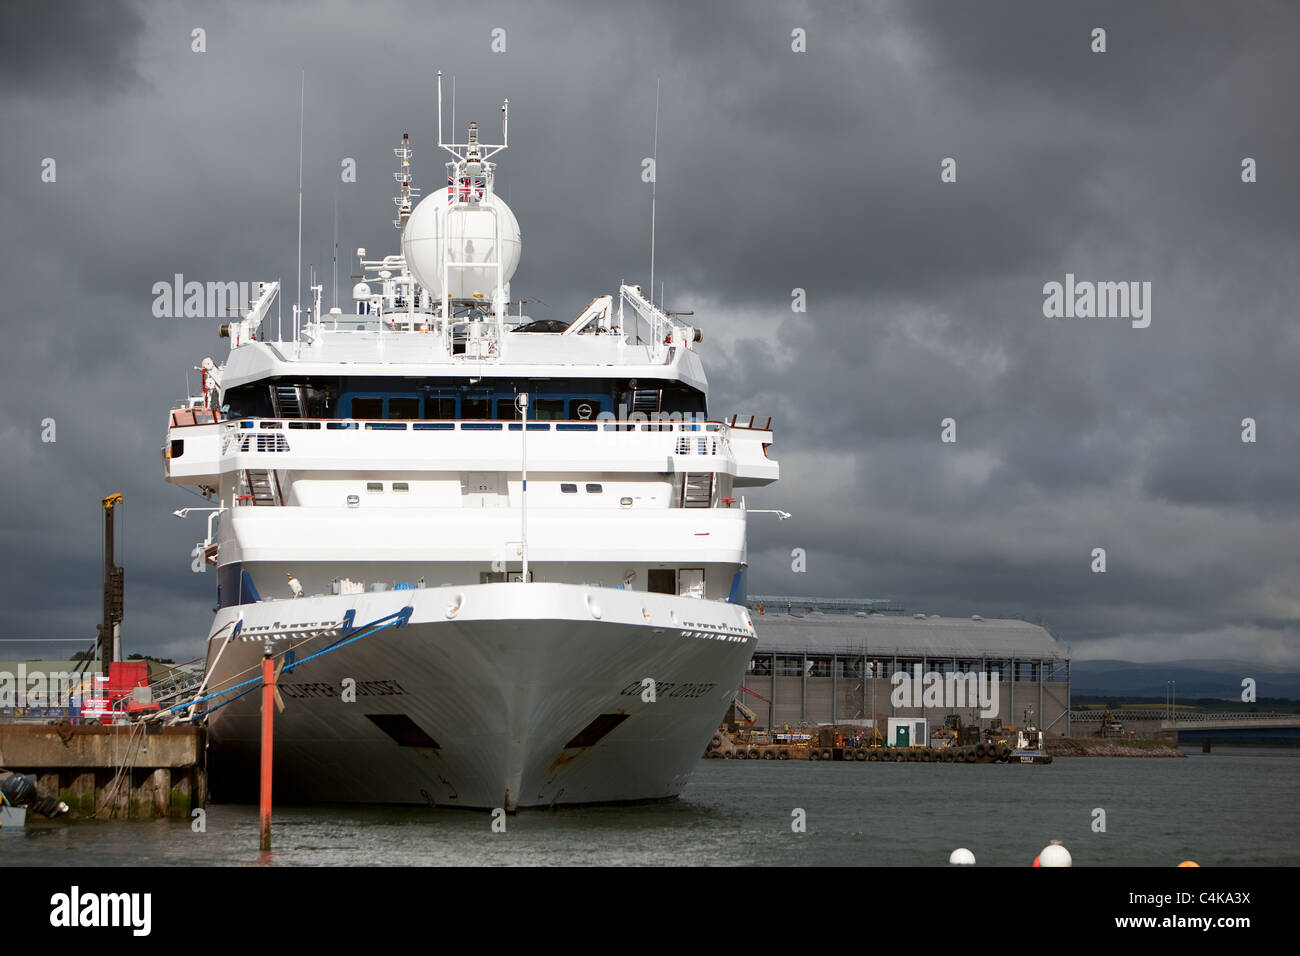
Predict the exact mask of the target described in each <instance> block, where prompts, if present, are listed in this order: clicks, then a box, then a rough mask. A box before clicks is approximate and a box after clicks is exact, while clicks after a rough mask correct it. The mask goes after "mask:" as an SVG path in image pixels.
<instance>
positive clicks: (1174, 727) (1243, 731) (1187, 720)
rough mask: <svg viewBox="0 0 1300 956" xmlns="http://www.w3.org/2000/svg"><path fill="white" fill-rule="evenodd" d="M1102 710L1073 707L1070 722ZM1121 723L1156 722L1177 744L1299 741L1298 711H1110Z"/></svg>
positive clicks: (1097, 719) (1096, 717)
mask: <svg viewBox="0 0 1300 956" xmlns="http://www.w3.org/2000/svg"><path fill="white" fill-rule="evenodd" d="M1103 713H1104V711H1098V710H1074V711H1071V712H1070V720H1071V722H1073V723H1085V724H1086V723H1094V724H1098V723H1101V719H1102V715H1103ZM1110 714H1111V717H1112V718H1113V719H1115V720H1117V721H1119V722H1120V723H1126V724H1129V725H1132V724H1143V725H1145V726H1146V727H1150V725H1151V724H1154V723H1157V722H1158V723H1159V725H1160V732H1161V733H1162V734H1176V735H1177V737H1178V742H1179V743H1184V744H1187V743H1199V742H1201V741H1204V740H1206V739H1207V738H1208V739H1210V740H1212V741H1218V742H1220V743H1225V744H1231V743H1273V744H1300V714H1277V713H1262V714H1259V713H1256V714H1251V713H1244V712H1242V711H1220V712H1215V711H1192V712H1188V713H1185V714H1179V715H1178V716H1176V717H1170V716H1169V715H1168V714H1163V713H1160V712H1159V711H1152V710H1136V709H1131V710H1112V711H1111V712H1110Z"/></svg>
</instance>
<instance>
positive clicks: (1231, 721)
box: [1070, 708, 1300, 730]
mask: <svg viewBox="0 0 1300 956" xmlns="http://www.w3.org/2000/svg"><path fill="white" fill-rule="evenodd" d="M1105 713H1106V711H1104V710H1072V711H1070V720H1071V721H1074V722H1078V721H1082V722H1084V723H1087V722H1089V721H1091V722H1093V723H1098V722H1100V721H1101V719H1102V717H1103V716H1104V715H1105ZM1110 715H1111V718H1112V719H1114V720H1118V721H1119V722H1120V723H1123V722H1124V721H1126V720H1128V721H1137V720H1158V721H1160V722H1161V723H1162V724H1171V725H1173V724H1189V725H1194V726H1200V725H1202V724H1203V723H1206V722H1209V723H1223V724H1225V725H1228V726H1232V727H1239V726H1241V724H1242V723H1243V722H1246V723H1249V722H1251V721H1255V720H1262V721H1276V720H1282V721H1291V722H1292V723H1296V724H1300V714H1275V713H1265V714H1251V713H1246V712H1245V711H1236V710H1225V711H1209V710H1198V711H1189V712H1187V713H1185V714H1179V715H1178V716H1176V717H1173V716H1171V715H1170V714H1169V713H1168V712H1162V711H1158V710H1149V709H1146V710H1144V709H1137V708H1134V709H1131V710H1112V711H1110ZM1169 729H1170V730H1173V729H1175V728H1174V727H1173V726H1170V727H1169Z"/></svg>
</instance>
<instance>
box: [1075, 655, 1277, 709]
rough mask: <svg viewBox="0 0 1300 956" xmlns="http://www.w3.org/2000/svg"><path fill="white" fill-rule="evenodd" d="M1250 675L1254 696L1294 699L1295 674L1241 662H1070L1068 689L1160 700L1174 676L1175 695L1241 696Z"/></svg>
mask: <svg viewBox="0 0 1300 956" xmlns="http://www.w3.org/2000/svg"><path fill="white" fill-rule="evenodd" d="M1245 677H1253V678H1254V679H1255V694H1256V696H1257V697H1289V698H1293V699H1296V698H1300V673H1297V672H1295V671H1286V670H1275V669H1272V668H1269V667H1263V666H1260V665H1258V664H1247V663H1245V662H1243V661H1172V662H1169V663H1161V664H1139V663H1135V662H1133V661H1072V662H1071V664H1070V692H1071V694H1072V695H1073V696H1078V697H1094V696H1095V697H1106V696H1124V697H1154V698H1157V699H1163V697H1164V696H1165V691H1166V684H1167V682H1168V681H1175V682H1176V687H1175V690H1176V692H1177V695H1178V697H1179V699H1191V698H1193V697H1214V698H1219V699H1229V698H1230V699H1232V700H1240V699H1241V681H1242V678H1245Z"/></svg>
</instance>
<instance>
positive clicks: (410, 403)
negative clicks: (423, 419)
mask: <svg viewBox="0 0 1300 956" xmlns="http://www.w3.org/2000/svg"><path fill="white" fill-rule="evenodd" d="M385 417H387V418H407V419H409V418H419V417H420V400H419V399H418V398H390V399H389V400H388V414H387V415H386V416H385Z"/></svg>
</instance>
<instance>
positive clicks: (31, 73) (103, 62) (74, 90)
mask: <svg viewBox="0 0 1300 956" xmlns="http://www.w3.org/2000/svg"><path fill="white" fill-rule="evenodd" d="M144 26H145V23H144V15H143V14H142V13H141V12H140V10H139V9H137V7H136V6H135V4H132V3H129V2H127V0H80V2H53V3H15V4H8V5H6V7H5V13H4V29H3V30H0V84H3V86H4V87H5V88H6V89H8V90H14V89H20V90H24V91H26V92H28V93H30V94H33V97H34V98H35V99H38V100H39V99H55V98H59V97H68V96H85V97H90V98H92V99H100V98H102V97H105V96H107V95H109V94H111V93H113V92H120V91H122V90H125V89H129V88H131V87H133V86H135V85H136V84H138V83H140V82H141V78H140V74H139V73H138V72H137V70H136V67H135V63H134V60H135V56H136V44H137V43H138V41H139V39H140V36H141V34H142V33H143V32H144Z"/></svg>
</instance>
